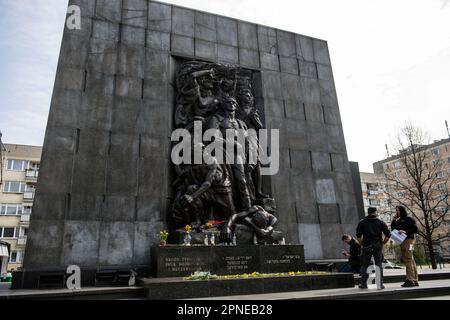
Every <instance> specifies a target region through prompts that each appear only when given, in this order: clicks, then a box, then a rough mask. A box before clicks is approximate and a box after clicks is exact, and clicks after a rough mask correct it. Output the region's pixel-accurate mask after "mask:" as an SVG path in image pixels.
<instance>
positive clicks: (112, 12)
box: [95, 0, 122, 23]
mask: <svg viewBox="0 0 450 320" xmlns="http://www.w3.org/2000/svg"><path fill="white" fill-rule="evenodd" d="M96 4H97V7H96V10H95V17H96V18H97V19H100V20H106V21H111V22H114V23H121V22H122V0H97V1H96Z"/></svg>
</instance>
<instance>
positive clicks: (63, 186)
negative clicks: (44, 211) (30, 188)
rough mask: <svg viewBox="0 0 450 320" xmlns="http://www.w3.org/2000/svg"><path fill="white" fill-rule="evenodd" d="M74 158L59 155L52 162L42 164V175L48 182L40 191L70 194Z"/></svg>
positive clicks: (69, 155) (62, 154) (41, 186)
mask: <svg viewBox="0 0 450 320" xmlns="http://www.w3.org/2000/svg"><path fill="white" fill-rule="evenodd" d="M72 166H73V156H72V155H71V154H64V153H61V154H57V155H54V156H53V157H52V159H51V162H48V163H46V162H42V165H41V167H42V169H41V170H42V171H41V172H42V173H44V174H45V176H46V177H47V180H48V182H47V183H42V184H40V185H39V188H40V191H42V192H46V193H49V194H51V193H52V192H61V193H69V192H70V190H71V181H72Z"/></svg>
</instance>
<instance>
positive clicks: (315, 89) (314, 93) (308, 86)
mask: <svg viewBox="0 0 450 320" xmlns="http://www.w3.org/2000/svg"><path fill="white" fill-rule="evenodd" d="M301 85H302V91H303V99H304V101H305V103H312V104H319V105H320V104H321V100H320V97H321V95H320V86H319V82H318V81H317V80H315V79H312V78H305V77H301Z"/></svg>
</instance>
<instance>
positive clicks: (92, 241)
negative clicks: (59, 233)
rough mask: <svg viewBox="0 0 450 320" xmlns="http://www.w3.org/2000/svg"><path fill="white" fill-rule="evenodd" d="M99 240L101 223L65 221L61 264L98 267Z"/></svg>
mask: <svg viewBox="0 0 450 320" xmlns="http://www.w3.org/2000/svg"><path fill="white" fill-rule="evenodd" d="M99 238H100V221H74V220H68V221H65V222H64V242H63V248H62V261H61V264H62V265H72V264H75V265H78V266H80V267H83V266H89V267H91V266H93V265H96V263H97V258H98V242H99Z"/></svg>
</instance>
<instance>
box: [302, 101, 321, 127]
mask: <svg viewBox="0 0 450 320" xmlns="http://www.w3.org/2000/svg"><path fill="white" fill-rule="evenodd" d="M305 112H306V120H308V121H316V122H322V123H323V122H324V121H323V116H324V115H323V108H322V106H321V105H318V104H310V103H305Z"/></svg>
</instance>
